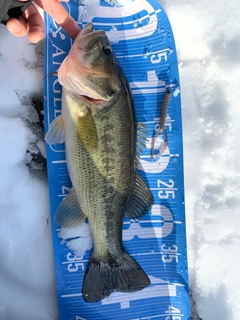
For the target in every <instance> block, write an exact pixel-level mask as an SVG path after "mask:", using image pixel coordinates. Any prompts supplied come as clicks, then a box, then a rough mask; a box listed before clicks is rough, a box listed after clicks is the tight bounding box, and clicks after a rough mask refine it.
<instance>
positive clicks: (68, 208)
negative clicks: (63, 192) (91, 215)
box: [54, 188, 86, 228]
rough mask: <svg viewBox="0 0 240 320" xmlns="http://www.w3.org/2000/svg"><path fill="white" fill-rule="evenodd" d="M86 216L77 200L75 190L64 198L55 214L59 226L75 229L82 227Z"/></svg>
mask: <svg viewBox="0 0 240 320" xmlns="http://www.w3.org/2000/svg"><path fill="white" fill-rule="evenodd" d="M85 219H86V216H85V215H84V214H83V212H82V210H81V208H80V206H79V203H78V199H77V195H76V192H75V190H74V189H73V188H72V189H71V191H70V193H69V194H68V195H67V196H66V197H65V198H64V200H63V201H62V202H61V204H60V205H59V207H58V208H57V212H56V214H55V217H54V220H55V222H56V224H57V225H59V226H60V227H63V228H75V227H77V226H78V225H80V224H81V223H82V222H83V221H84V220H85Z"/></svg>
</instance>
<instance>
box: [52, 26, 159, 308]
mask: <svg viewBox="0 0 240 320" xmlns="http://www.w3.org/2000/svg"><path fill="white" fill-rule="evenodd" d="M58 78H59V82H60V83H61V85H62V87H63V88H62V114H61V116H59V117H58V118H56V119H55V120H54V121H53V122H52V124H51V126H50V128H49V131H48V133H47V135H46V141H47V142H48V143H51V144H56V143H61V142H64V141H65V148H66V159H67V166H68V171H69V175H70V179H71V182H72V185H73V188H72V190H71V192H70V194H69V195H67V196H66V197H65V199H64V200H63V201H62V203H61V204H60V206H59V208H58V209H57V212H56V215H55V221H56V223H57V224H58V225H59V226H61V227H65V228H66V227H76V226H77V225H79V224H80V223H82V222H83V221H84V219H85V218H86V217H87V218H88V221H89V224H90V228H91V231H92V235H93V242H94V249H93V253H92V256H91V258H90V261H89V263H88V266H87V270H86V272H85V277H84V281H83V288H82V297H83V299H84V300H85V301H87V302H96V301H99V300H102V299H104V298H105V297H107V296H109V295H110V294H111V293H112V292H113V291H115V290H116V291H121V292H134V291H139V290H141V289H144V288H145V287H147V286H148V285H149V284H150V280H149V278H148V276H147V275H146V273H145V272H144V271H143V269H142V268H141V267H140V265H139V264H138V263H137V262H136V261H135V260H133V259H132V258H131V257H130V256H129V255H128V253H127V252H126V251H125V249H124V247H123V244H122V225H123V217H124V214H126V215H127V216H128V217H129V218H131V219H138V218H140V217H141V216H143V215H144V214H145V213H146V212H147V211H149V210H150V209H151V206H152V204H153V196H152V193H151V192H150V190H149V188H148V187H147V186H146V184H145V183H144V182H143V180H142V178H141V177H140V176H139V174H138V173H137V170H136V165H137V161H136V159H137V125H136V119H135V114H134V109H133V103H132V99H131V94H130V90H129V87H128V83H127V81H126V79H125V77H124V74H123V71H122V70H121V68H120V66H119V64H118V62H117V60H116V58H115V56H114V54H113V52H112V48H111V45H110V43H109V40H108V38H107V36H106V34H105V32H104V31H102V30H100V31H94V30H93V26H92V24H87V25H86V26H85V27H84V28H83V29H82V31H81V32H80V34H79V35H78V36H77V38H76V40H75V42H74V44H73V46H72V48H71V49H70V52H69V54H68V56H67V57H66V59H65V60H64V61H63V63H62V64H61V67H60V69H59V71H58Z"/></svg>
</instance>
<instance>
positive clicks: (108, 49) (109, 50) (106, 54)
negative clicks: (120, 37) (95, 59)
mask: <svg viewBox="0 0 240 320" xmlns="http://www.w3.org/2000/svg"><path fill="white" fill-rule="evenodd" d="M102 51H103V53H104V54H105V56H109V55H110V54H111V53H112V50H111V49H110V48H109V47H105V46H104V47H103V48H102Z"/></svg>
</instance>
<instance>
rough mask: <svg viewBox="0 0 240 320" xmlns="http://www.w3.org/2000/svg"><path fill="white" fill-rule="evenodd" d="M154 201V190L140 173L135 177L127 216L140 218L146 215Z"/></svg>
mask: <svg viewBox="0 0 240 320" xmlns="http://www.w3.org/2000/svg"><path fill="white" fill-rule="evenodd" d="M153 203H154V198H153V195H152V192H151V191H150V189H149V188H148V186H147V185H146V184H145V182H144V181H143V179H142V178H141V177H140V175H139V174H138V173H136V177H135V185H134V188H133V192H132V194H131V196H130V199H129V202H128V206H127V210H126V216H127V217H128V218H129V219H139V218H141V217H142V216H144V215H145V214H146V213H147V212H148V211H149V210H151V207H152V205H153Z"/></svg>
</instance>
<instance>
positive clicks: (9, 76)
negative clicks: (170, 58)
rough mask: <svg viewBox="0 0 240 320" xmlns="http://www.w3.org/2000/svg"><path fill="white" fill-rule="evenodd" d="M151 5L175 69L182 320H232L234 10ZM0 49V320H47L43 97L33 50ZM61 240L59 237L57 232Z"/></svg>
mask: <svg viewBox="0 0 240 320" xmlns="http://www.w3.org/2000/svg"><path fill="white" fill-rule="evenodd" d="M122 1H124V0H122ZM129 1H130V0H129ZM118 2H119V3H120V1H118ZM124 2H126V1H124ZM160 3H161V4H162V5H163V7H164V8H165V10H166V12H167V14H168V16H169V19H170V21H171V24H172V28H173V31H174V35H175V40H176V45H177V50H178V58H179V67H180V77H181V96H182V114H183V135H184V136H183V138H184V159H185V164H184V165H185V200H186V201H185V202H186V219H187V240H188V260H189V278H190V288H191V294H192V298H193V300H194V304H193V307H194V308H195V307H196V312H193V314H192V318H193V319H199V317H200V318H201V319H202V320H235V319H238V318H239V314H240V303H239V297H240V271H239V270H240V268H239V261H240V219H239V213H240V175H239V172H240V161H239V159H240V143H239V141H238V139H239V136H240V129H239V128H240V126H239V119H240V108H239V101H240V90H239V86H240V24H239V16H240V3H239V0H232V1H228V0H212V1H207V0H202V1H197V0H192V1H186V0H162V1H161V2H160ZM0 40H1V44H0V75H1V76H0V98H1V99H0V150H1V153H0V177H1V178H0V218H1V223H0V244H1V245H0V271H1V272H0V287H1V291H0V319H1V320H7V319H8V320H13V319H18V320H23V319H24V320H57V319H58V311H57V304H56V294H55V283H54V281H55V280H54V268H53V252H52V240H51V227H50V224H49V204H48V201H49V199H48V188H47V182H46V178H45V175H44V174H41V173H40V172H42V171H44V170H45V169H44V168H45V165H44V155H45V151H44V143H43V134H42V127H41V121H42V120H41V112H39V106H38V107H37V104H36V101H39V97H41V96H42V94H43V93H42V87H43V81H42V79H43V70H42V56H41V50H40V53H39V51H38V46H35V45H32V44H29V42H28V40H27V38H26V37H25V38H21V39H19V38H15V37H13V36H12V35H10V34H9V33H8V32H7V30H6V29H5V27H4V26H2V25H0ZM39 154H40V155H43V156H42V158H41V159H40V160H39ZM238 157H239V158H238ZM61 237H62V238H63V239H64V238H65V239H66V238H67V237H68V235H67V233H64V232H63V231H62V234H61ZM88 245H91V243H89V242H88ZM197 313H198V315H199V316H198V315H197Z"/></svg>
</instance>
